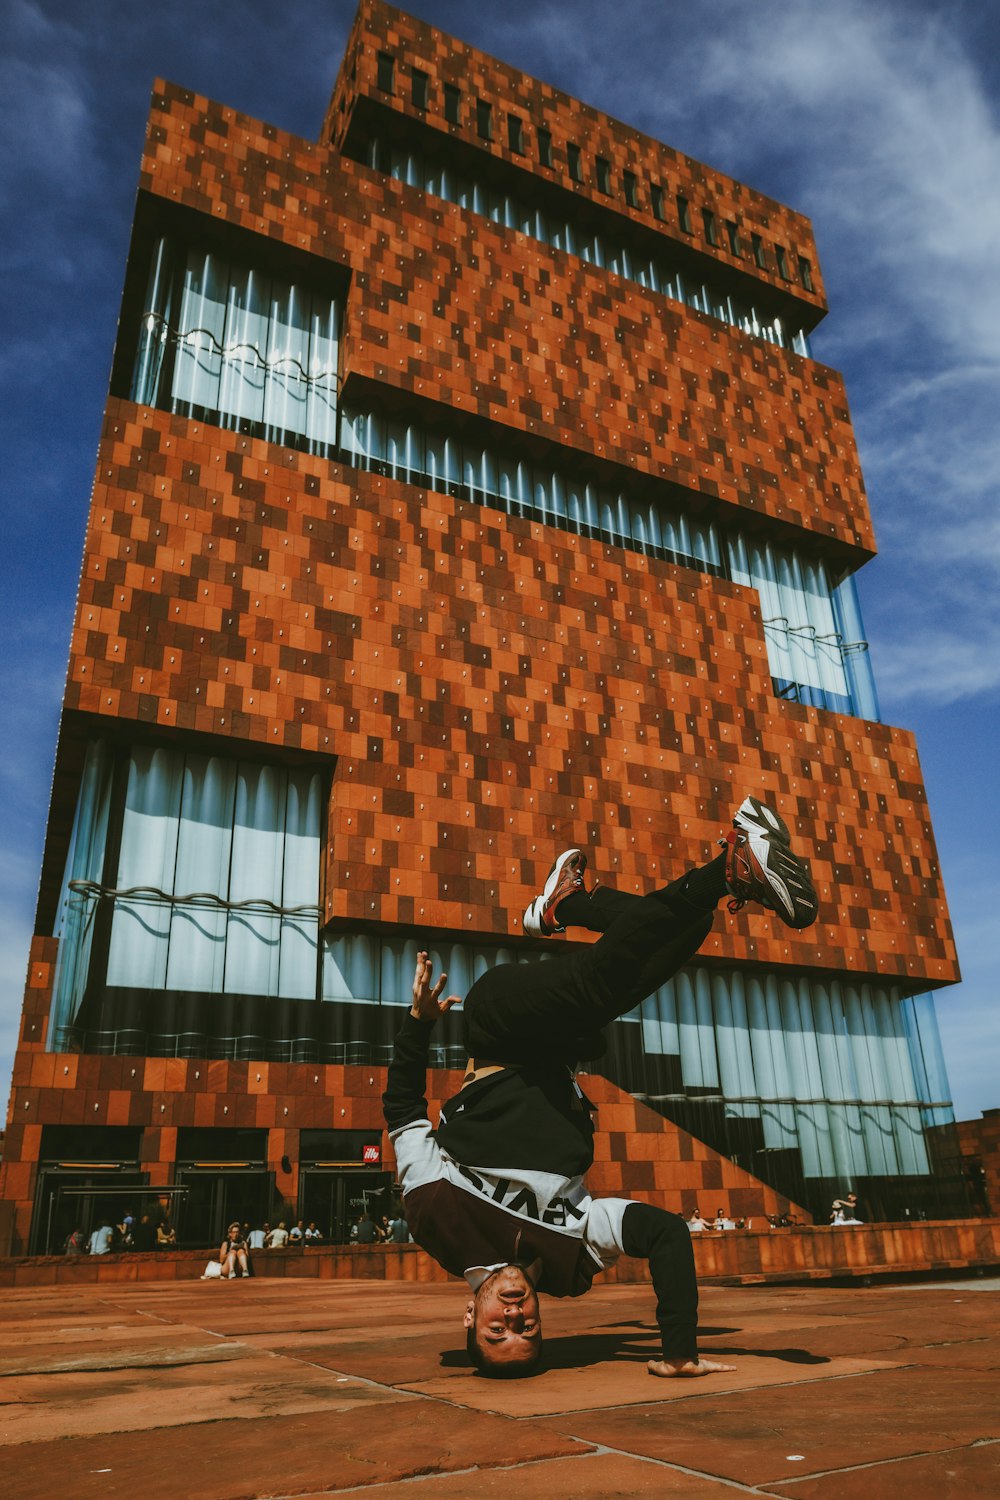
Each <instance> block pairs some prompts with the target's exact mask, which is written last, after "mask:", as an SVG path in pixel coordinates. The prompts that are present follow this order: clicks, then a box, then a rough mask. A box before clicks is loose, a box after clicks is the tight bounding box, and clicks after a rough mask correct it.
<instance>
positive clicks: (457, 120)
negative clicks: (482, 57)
mask: <svg viewBox="0 0 1000 1500" xmlns="http://www.w3.org/2000/svg"><path fill="white" fill-rule="evenodd" d="M444 117H445V119H446V120H447V122H448V124H449V125H460V124H461V123H462V91H461V89H457V88H456V87H455V85H454V84H453V83H446V84H445V86H444Z"/></svg>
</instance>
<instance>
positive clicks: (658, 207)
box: [649, 182, 663, 219]
mask: <svg viewBox="0 0 1000 1500" xmlns="http://www.w3.org/2000/svg"><path fill="white" fill-rule="evenodd" d="M649 203H650V207H651V208H652V210H653V218H654V219H662V218H663V189H662V188H661V187H660V184H659V183H658V182H651V183H650V184H649Z"/></svg>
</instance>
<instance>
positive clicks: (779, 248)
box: [774, 245, 791, 281]
mask: <svg viewBox="0 0 1000 1500" xmlns="http://www.w3.org/2000/svg"><path fill="white" fill-rule="evenodd" d="M774 253H775V255H776V256H777V257H778V275H779V276H783V277H784V278H785V280H786V281H790V280H791V277H790V276H789V274H788V256H787V255H786V254H785V247H784V245H775V247H774Z"/></svg>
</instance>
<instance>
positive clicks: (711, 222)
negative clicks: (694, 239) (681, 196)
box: [701, 208, 719, 245]
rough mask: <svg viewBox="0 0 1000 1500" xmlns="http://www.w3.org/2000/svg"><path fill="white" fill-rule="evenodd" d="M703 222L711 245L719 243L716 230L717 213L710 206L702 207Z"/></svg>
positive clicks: (706, 237) (706, 236)
mask: <svg viewBox="0 0 1000 1500" xmlns="http://www.w3.org/2000/svg"><path fill="white" fill-rule="evenodd" d="M701 222H702V224H703V225H704V227H705V239H706V240H707V241H708V243H709V244H710V245H717V244H718V243H719V236H718V235H717V234H716V232H715V215H714V213H713V212H712V210H711V209H710V208H703V209H702V211H701Z"/></svg>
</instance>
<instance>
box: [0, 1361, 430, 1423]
mask: <svg viewBox="0 0 1000 1500" xmlns="http://www.w3.org/2000/svg"><path fill="white" fill-rule="evenodd" d="M405 1399H406V1396H405V1393H402V1392H399V1391H395V1390H393V1389H392V1388H391V1387H386V1386H378V1385H372V1384H369V1383H368V1382H361V1381H355V1380H352V1379H350V1378H346V1379H345V1378H343V1377H338V1376H337V1375H335V1374H333V1372H332V1371H329V1370H320V1369H316V1368H315V1367H313V1366H310V1365H303V1364H300V1363H298V1362H295V1363H292V1362H291V1361H287V1360H281V1359H278V1358H273V1357H272V1358H267V1357H263V1358H262V1357H254V1356H253V1355H251V1354H249V1353H248V1352H244V1354H243V1357H238V1358H237V1360H235V1361H234V1362H233V1363H231V1364H228V1365H226V1366H224V1367H222V1368H219V1367H217V1366H210V1367H207V1368H206V1367H204V1366H202V1365H200V1364H199V1363H197V1362H196V1363H194V1364H193V1365H185V1366H180V1367H177V1366H175V1367H168V1368H159V1369H157V1370H156V1371H151V1370H148V1369H145V1368H142V1367H134V1368H133V1369H130V1370H129V1369H123V1368H120V1367H119V1368H117V1369H114V1370H88V1371H82V1372H76V1371H73V1372H70V1373H65V1374H57V1375H55V1376H51V1375H40V1376H32V1375H28V1376H24V1377H17V1376H15V1377H13V1378H12V1379H8V1380H4V1381H3V1382H0V1402H3V1405H2V1406H0V1443H3V1444H14V1443H35V1442H38V1441H40V1440H41V1439H46V1440H48V1439H52V1438H61V1439H65V1438H70V1437H89V1436H92V1435H95V1434H97V1433H115V1432H127V1431H135V1432H148V1431H151V1430H152V1429H153V1428H157V1427H180V1426H186V1425H188V1424H190V1423H192V1422H221V1421H226V1420H227V1419H230V1420H232V1419H235V1420H237V1421H240V1422H244V1421H247V1420H249V1419H251V1418H254V1417H271V1416H285V1415H290V1414H292V1413H298V1412H307V1411H317V1410H319V1411H331V1412H332V1411H342V1410H344V1409H345V1408H351V1409H354V1408H356V1407H359V1406H365V1407H367V1406H372V1405H374V1404H376V1403H385V1402H392V1403H394V1404H395V1403H398V1402H400V1401H402V1400H405Z"/></svg>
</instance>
